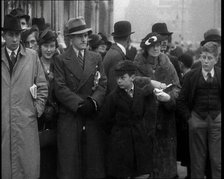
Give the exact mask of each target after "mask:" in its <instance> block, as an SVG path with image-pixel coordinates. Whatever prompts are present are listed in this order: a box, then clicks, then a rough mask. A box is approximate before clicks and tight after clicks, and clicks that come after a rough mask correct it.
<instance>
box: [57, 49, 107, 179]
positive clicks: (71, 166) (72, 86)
mask: <svg viewBox="0 0 224 179" xmlns="http://www.w3.org/2000/svg"><path fill="white" fill-rule="evenodd" d="M84 59H85V65H84V70H83V69H82V68H81V66H80V64H79V62H78V59H77V56H76V54H75V52H74V50H73V48H72V47H70V48H69V49H68V50H67V51H66V52H65V53H64V54H61V55H59V56H57V57H56V59H55V61H54V62H55V64H54V75H55V78H54V82H55V83H54V86H55V95H56V98H57V100H58V101H59V119H58V124H57V126H58V128H57V139H58V141H57V143H58V161H59V164H58V177H59V178H60V179H63V178H66V179H80V178H82V177H87V178H103V177H105V171H104V158H103V156H104V154H103V142H102V140H101V137H102V135H101V133H100V130H99V127H98V125H97V123H96V122H95V118H96V117H97V114H94V115H93V116H92V117H82V116H80V115H79V114H78V113H77V109H78V105H79V104H80V103H81V102H83V100H84V99H85V98H86V97H91V98H92V99H94V100H95V101H96V102H97V104H98V108H99V107H100V106H101V105H102V102H103V100H104V97H105V92H106V76H105V74H104V70H103V66H102V58H101V56H100V55H99V54H97V53H95V52H90V51H88V50H85V55H84ZM96 71H99V72H100V74H101V78H100V80H99V84H98V86H97V87H96V89H93V86H94V76H95V74H96ZM83 121H86V128H85V140H83V139H82V137H83V131H82V125H83V124H82V122H83ZM83 141H85V142H84V143H83Z"/></svg>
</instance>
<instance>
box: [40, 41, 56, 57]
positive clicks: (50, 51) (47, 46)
mask: <svg viewBox="0 0 224 179" xmlns="http://www.w3.org/2000/svg"><path fill="white" fill-rule="evenodd" d="M40 50H41V54H42V56H43V57H44V58H45V59H51V58H52V56H53V55H54V53H55V51H56V42H55V41H52V42H49V43H44V44H42V45H41V49H40Z"/></svg>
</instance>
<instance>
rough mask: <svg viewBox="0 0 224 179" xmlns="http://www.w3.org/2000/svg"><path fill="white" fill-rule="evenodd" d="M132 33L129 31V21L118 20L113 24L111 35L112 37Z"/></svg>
mask: <svg viewBox="0 0 224 179" xmlns="http://www.w3.org/2000/svg"><path fill="white" fill-rule="evenodd" d="M133 33H134V32H131V23H130V22H129V21H118V22H116V23H115V24H114V32H112V34H111V35H112V36H114V37H125V36H128V35H130V34H133Z"/></svg>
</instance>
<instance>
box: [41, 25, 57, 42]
mask: <svg viewBox="0 0 224 179" xmlns="http://www.w3.org/2000/svg"><path fill="white" fill-rule="evenodd" d="M52 41H55V42H56V43H57V34H56V33H55V32H54V31H52V30H51V29H49V28H47V29H45V30H44V31H43V32H42V33H41V34H40V36H39V41H38V44H39V45H42V44H44V43H49V42H52Z"/></svg>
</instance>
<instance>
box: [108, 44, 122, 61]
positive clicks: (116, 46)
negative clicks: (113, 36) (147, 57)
mask: <svg viewBox="0 0 224 179" xmlns="http://www.w3.org/2000/svg"><path fill="white" fill-rule="evenodd" d="M111 49H114V50H116V51H118V52H119V53H120V55H121V56H122V58H123V60H125V59H126V58H125V54H124V53H123V52H122V50H121V48H120V47H118V45H117V44H116V43H115V44H113V45H112V46H111Z"/></svg>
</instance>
